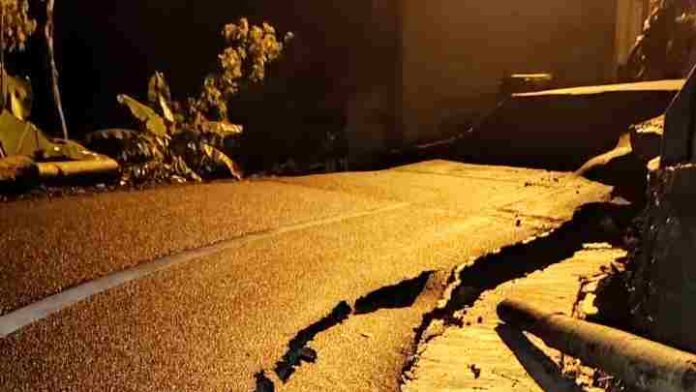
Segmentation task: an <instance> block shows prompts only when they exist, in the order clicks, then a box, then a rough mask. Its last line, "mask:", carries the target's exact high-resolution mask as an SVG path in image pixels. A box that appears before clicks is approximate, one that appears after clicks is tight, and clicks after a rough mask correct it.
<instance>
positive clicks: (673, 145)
mask: <svg viewBox="0 0 696 392" xmlns="http://www.w3.org/2000/svg"><path fill="white" fill-rule="evenodd" d="M695 120H696V68H694V70H693V71H692V72H691V75H689V78H688V79H687V81H686V84H685V85H684V87H683V88H682V89H681V91H680V92H679V94H678V95H677V96H676V97H675V98H674V101H673V102H672V104H671V105H670V107H669V109H668V110H667V114H666V115H665V134H664V142H663V144H662V164H663V165H665V166H670V165H676V164H680V163H688V162H693V161H694V158H695V157H694V143H696V138H695V137H694V134H696V122H694V121H695Z"/></svg>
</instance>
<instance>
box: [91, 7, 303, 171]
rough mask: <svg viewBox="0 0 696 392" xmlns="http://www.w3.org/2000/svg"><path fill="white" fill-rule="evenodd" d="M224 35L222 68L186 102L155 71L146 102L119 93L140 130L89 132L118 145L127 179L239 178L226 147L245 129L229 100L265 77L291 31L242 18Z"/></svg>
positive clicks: (94, 141) (94, 140)
mask: <svg viewBox="0 0 696 392" xmlns="http://www.w3.org/2000/svg"><path fill="white" fill-rule="evenodd" d="M223 37H224V38H225V43H226V47H225V48H224V50H223V52H222V53H221V54H220V55H218V59H219V65H218V69H217V70H216V71H215V72H213V73H211V74H209V75H208V76H206V77H205V79H204V82H203V86H202V88H201V91H200V92H199V94H198V95H197V96H195V97H194V98H189V99H187V100H186V102H185V104H183V105H182V104H180V103H179V102H176V101H174V100H173V99H172V95H171V91H170V88H169V85H168V84H167V81H166V79H165V77H164V75H163V74H162V73H160V72H156V73H155V74H154V75H153V76H152V77H151V78H150V81H149V84H148V104H143V103H141V102H139V101H138V100H136V99H134V98H132V97H130V96H128V95H125V94H124V95H119V96H118V101H119V103H121V104H122V105H124V106H126V107H127V108H128V109H129V110H130V113H131V114H132V115H133V116H134V117H135V118H136V119H137V120H138V121H139V122H140V124H141V129H140V130H139V131H137V132H134V131H128V130H108V131H101V132H98V133H94V134H92V135H90V136H89V138H88V143H89V144H90V145H91V146H93V147H96V146H97V145H99V144H100V143H101V144H102V145H103V144H112V145H117V146H118V148H116V152H115V153H114V152H112V153H111V155H115V156H114V158H116V159H118V160H119V162H120V163H121V165H122V167H123V181H125V182H142V181H153V180H154V181H159V180H175V181H186V180H195V181H199V180H200V179H201V178H204V177H207V176H210V175H213V174H216V173H224V174H226V175H227V176H231V177H233V178H237V179H241V177H242V172H241V170H240V168H239V167H238V165H237V164H236V163H235V162H234V161H233V160H232V159H231V158H230V157H229V156H228V155H227V154H225V153H224V152H223V151H224V142H225V140H227V139H229V138H231V137H235V136H238V135H239V134H241V133H242V130H243V128H242V127H241V126H239V125H235V124H232V123H230V122H229V120H228V114H229V109H228V103H229V100H230V99H231V98H232V97H233V96H234V95H235V94H237V93H238V92H239V91H240V89H242V88H244V87H245V86H247V85H249V84H253V83H261V82H263V81H264V79H265V76H266V69H267V67H268V65H269V64H271V63H273V62H274V61H276V60H278V59H279V58H280V56H281V54H282V52H283V48H284V43H285V42H287V41H288V40H289V39H291V38H292V35H291V34H288V35H286V37H285V39H284V40H282V41H281V40H279V39H278V36H277V33H276V31H275V29H274V28H273V27H272V26H271V25H269V24H267V23H264V24H263V25H262V26H250V25H249V22H248V21H247V20H246V19H245V18H242V19H241V20H240V21H239V22H238V23H237V24H229V25H227V26H225V28H224V30H223ZM96 148H97V149H99V148H98V147H96ZM101 150H102V151H104V152H106V153H108V152H107V151H105V149H104V148H102V149H101Z"/></svg>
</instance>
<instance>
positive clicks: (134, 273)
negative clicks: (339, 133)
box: [0, 203, 410, 339]
mask: <svg viewBox="0 0 696 392" xmlns="http://www.w3.org/2000/svg"><path fill="white" fill-rule="evenodd" d="M409 205H410V203H398V204H393V205H390V206H387V207H382V208H378V209H374V210H369V211H363V212H357V213H354V214H346V215H340V216H335V217H332V218H325V219H319V220H314V221H309V222H305V223H299V224H295V225H290V226H286V227H279V228H275V229H270V230H266V231H261V232H258V233H252V234H246V235H244V236H241V237H237V238H234V239H231V240H225V241H221V242H218V243H216V244H213V245H209V246H204V247H202V248H197V249H193V250H187V251H183V252H181V253H178V254H175V255H171V256H165V257H162V258H160V259H157V260H154V261H150V262H147V263H144V264H141V265H138V266H136V267H133V268H130V269H127V270H124V271H120V272H116V273H113V274H110V275H107V276H104V277H102V278H99V279H95V280H93V281H90V282H87V283H84V284H81V285H79V286H76V287H73V288H71V289H67V290H65V291H62V292H60V293H58V294H55V295H52V296H50V297H48V298H45V299H43V300H40V301H38V302H35V303H33V304H31V305H28V306H25V307H23V308H20V309H17V310H15V311H13V312H10V313H8V314H6V315H4V316H0V339H3V338H6V337H8V336H9V335H11V334H13V333H15V332H17V331H19V330H21V329H22V328H24V327H26V326H28V325H30V324H33V323H35V322H37V321H40V320H43V319H45V318H47V317H48V316H50V315H52V314H54V313H58V312H60V311H61V310H63V309H66V308H69V307H71V306H72V305H75V304H76V303H78V302H81V301H84V300H86V299H88V298H90V297H93V296H95V295H97V294H100V293H104V292H106V291H108V290H111V289H113V288H116V287H119V286H122V285H124V284H126V283H129V282H133V281H136V280H140V279H143V278H145V277H147V276H150V275H152V274H154V273H156V272H159V271H163V270H166V269H170V268H172V267H175V266H177V265H180V264H184V263H187V262H189V261H192V260H196V259H200V258H203V257H206V256H210V255H213V254H216V253H219V252H222V251H225V250H229V249H234V248H237V247H239V246H241V245H244V244H247V243H249V242H253V241H258V240H263V239H266V238H271V237H275V236H278V235H282V234H285V233H291V232H295V231H301V230H305V229H309V228H312V227H317V226H322V225H325V224H329V223H337V222H341V221H346V220H351V219H357V218H363V217H366V216H371V215H377V214H381V213H385V212H391V211H395V210H398V209H402V208H406V207H408V206H409Z"/></svg>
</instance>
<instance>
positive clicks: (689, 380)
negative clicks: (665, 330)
mask: <svg viewBox="0 0 696 392" xmlns="http://www.w3.org/2000/svg"><path fill="white" fill-rule="evenodd" d="M498 316H499V317H500V318H501V320H503V321H505V322H506V323H507V324H510V325H511V326H513V327H516V328H519V329H521V330H524V331H527V332H530V333H532V334H533V335H536V336H538V337H539V338H541V339H542V340H543V341H544V343H546V345H548V346H549V347H553V348H555V349H557V350H560V351H561V352H563V353H566V354H568V355H570V356H573V357H575V358H577V359H580V360H581V361H582V362H583V363H584V364H586V365H588V366H592V367H596V368H599V369H602V370H604V371H605V372H607V373H609V374H611V375H613V376H615V377H618V378H620V379H622V380H623V381H624V382H626V383H628V384H630V385H633V386H635V387H638V388H642V389H643V390H645V391H648V392H696V355H694V354H691V353H687V352H683V351H679V350H677V349H674V348H671V347H668V346H665V345H663V344H659V343H656V342H653V341H650V340H647V339H644V338H641V337H638V336H635V335H631V334H629V333H627V332H623V331H619V330H616V329H613V328H609V327H605V326H602V325H598V324H593V323H589V322H587V321H583V320H578V319H573V318H571V317H568V316H565V315H563V314H559V313H549V312H546V311H544V310H541V309H538V308H535V307H533V306H531V305H529V304H527V303H524V302H521V301H517V300H506V301H503V302H502V303H500V304H499V305H498Z"/></svg>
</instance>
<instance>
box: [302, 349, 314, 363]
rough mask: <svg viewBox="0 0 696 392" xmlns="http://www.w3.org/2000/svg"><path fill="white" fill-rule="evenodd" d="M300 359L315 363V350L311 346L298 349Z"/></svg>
mask: <svg viewBox="0 0 696 392" xmlns="http://www.w3.org/2000/svg"><path fill="white" fill-rule="evenodd" d="M299 354H300V360H301V361H304V362H309V363H315V362H316V361H317V358H318V357H319V355H318V354H317V351H316V350H315V349H313V348H311V347H302V349H300V353H299Z"/></svg>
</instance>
